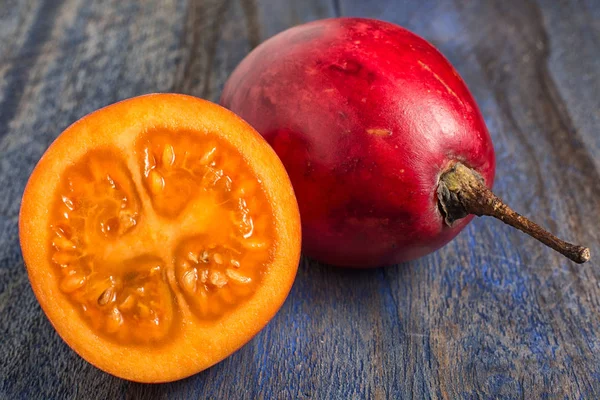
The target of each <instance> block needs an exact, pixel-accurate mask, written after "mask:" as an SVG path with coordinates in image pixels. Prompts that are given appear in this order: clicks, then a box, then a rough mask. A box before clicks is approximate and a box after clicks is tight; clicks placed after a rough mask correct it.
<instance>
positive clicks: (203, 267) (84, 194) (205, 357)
mask: <svg viewBox="0 0 600 400" xmlns="http://www.w3.org/2000/svg"><path fill="white" fill-rule="evenodd" d="M169 112H171V113H172V114H169ZM174 116H175V117H174ZM116 117H120V119H119V118H116ZM169 122H170V123H169ZM82 125H83V126H82ZM131 125H138V126H137V127H135V126H134V127H132V126H131ZM169 125H170V126H169ZM198 125H200V126H198ZM219 125H220V126H219ZM96 130H98V131H104V133H100V132H95V131H96ZM46 197H47V199H46ZM273 204H277V205H278V206H277V207H274V206H273ZM44 207H45V210H47V211H45V210H44ZM20 224H21V232H20V235H21V243H22V248H23V255H24V258H25V261H26V264H27V267H28V271H29V276H30V280H31V282H32V287H33V289H34V291H35V293H36V295H37V297H38V299H39V300H40V304H41V305H42V307H43V308H44V311H45V312H46V314H47V315H48V317H49V318H50V320H51V322H52V323H53V325H54V326H55V328H56V329H57V331H58V332H59V334H61V336H62V337H63V338H64V339H65V340H66V341H67V343H68V344H69V345H70V346H71V347H73V348H74V349H75V350H76V351H77V352H79V353H80V354H81V355H82V356H83V357H84V358H86V359H87V360H88V361H90V362H91V363H93V364H95V365H97V366H98V367H100V368H102V369H104V370H106V371H108V372H110V373H113V374H115V375H117V376H121V377H124V378H127V379H131V380H138V381H144V382H158V381H170V380H174V379H179V378H183V377H185V376H188V375H191V374H193V373H196V372H198V371H200V370H202V369H204V368H206V367H208V366H210V365H212V364H214V363H216V362H218V361H220V360H221V359H222V358H224V357H226V356H227V355H229V354H230V353H231V352H233V351H235V350H236V349H237V348H239V347H240V346H241V345H243V344H244V343H245V342H246V341H248V340H249V339H250V338H251V337H252V336H253V335H254V334H256V333H257V332H258V330H260V329H261V328H262V327H263V326H264V325H265V324H266V323H267V322H268V320H269V319H270V318H271V317H272V316H273V315H274V314H275V312H276V311H277V309H278V308H279V307H280V306H281V304H282V303H283V300H284V299H285V297H286V296H287V293H288V292H289V289H290V287H291V284H292V282H293V278H294V276H295V272H296V269H297V263H298V258H299V251H300V247H299V246H300V243H299V241H300V239H299V238H300V236H299V216H298V210H297V205H296V203H295V199H294V197H293V192H292V189H291V185H290V183H289V179H288V178H287V175H286V174H285V171H284V169H283V166H282V165H281V163H280V162H279V160H278V159H277V158H276V156H275V155H274V152H273V151H272V150H271V149H270V148H269V147H268V145H266V143H265V142H264V141H263V140H262V139H261V138H260V137H259V136H258V135H257V134H256V133H255V132H254V131H253V129H252V128H250V127H249V126H248V125H246V124H245V123H244V122H243V121H241V120H239V119H238V118H237V117H235V116H234V115H233V114H231V113H230V112H228V111H226V110H224V109H222V108H221V107H219V106H216V105H214V104H212V103H208V102H205V101H202V100H199V99H195V98H190V97H187V96H181V95H150V96H143V97H139V98H135V99H132V100H128V101H125V102H121V103H117V104H115V105H113V106H110V107H107V108H105V109H103V110H100V111H98V112H96V113H93V114H91V115H89V116H87V117H85V118H83V119H82V120H81V121H80V122H78V123H76V124H74V125H73V126H72V127H70V128H69V129H67V131H65V132H64V133H63V135H61V136H60V137H59V139H57V141H56V142H55V143H54V144H53V145H52V146H51V148H50V149H49V150H48V152H47V153H46V154H45V155H44V157H43V158H42V160H41V161H40V163H39V164H38V166H37V167H36V169H35V170H34V173H33V174H32V177H31V179H30V182H29V183H28V186H27V189H26V192H25V195H24V198H23V204H22V209H21V220H20ZM42 254H43V255H42Z"/></svg>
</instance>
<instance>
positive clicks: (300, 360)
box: [0, 0, 600, 399]
mask: <svg viewBox="0 0 600 400" xmlns="http://www.w3.org/2000/svg"><path fill="white" fill-rule="evenodd" d="M336 14H343V15H360V16H368V17H376V18H382V19H386V20H389V21H391V22H395V23H398V24H400V25H403V26H405V27H407V28H409V29H411V30H413V31H415V32H416V33H418V34H420V35H422V36H424V37H425V38H426V39H428V40H430V41H431V42H433V43H434V44H435V45H436V46H437V47H438V48H440V50H441V51H442V52H443V53H444V54H445V55H446V56H447V57H448V58H449V59H450V61H451V62H452V63H453V64H454V65H455V66H456V67H457V69H458V71H459V72H460V73H461V75H462V76H463V77H464V78H465V80H466V82H467V84H468V85H469V87H470V88H471V90H472V92H473V94H474V95H475V97H476V99H477V101H478V103H479V105H480V107H481V110H482V112H483V114H484V117H485V119H486V122H487V124H488V126H489V128H490V132H491V135H492V137H493V139H494V143H495V146H496V150H497V156H498V175H497V179H496V184H495V190H496V192H498V194H500V195H501V196H502V197H504V199H505V200H506V201H507V202H508V203H510V204H512V205H513V206H514V207H515V208H516V209H518V210H520V211H523V213H525V214H528V215H530V216H532V217H533V218H534V219H535V220H537V221H539V222H540V223H542V224H543V225H546V226H548V227H549V228H551V229H552V230H553V231H555V232H557V233H559V234H561V235H562V236H565V237H566V238H571V239H573V240H575V241H581V242H583V243H585V244H587V245H590V246H591V248H592V252H593V253H597V252H598V250H600V246H598V245H599V243H600V239H599V232H598V228H597V225H598V215H600V179H599V171H600V135H598V133H597V129H598V126H600V112H599V111H598V110H600V96H598V93H600V79H599V75H598V71H600V68H599V67H600V65H599V64H600V58H598V57H597V53H598V51H600V24H599V23H598V21H600V3H598V2H596V1H594V0H580V1H553V0H539V1H537V2H535V1H532V0H529V1H519V2H506V1H502V0H490V1H479V2H469V1H459V0H454V1H450V0H449V1H441V0H440V1H432V0H421V1H419V2H415V1H408V0H406V1H398V0H377V1H369V2H365V1H361V0H335V1H321V0H307V1H298V2H284V1H280V0H257V1H252V0H243V1H242V0H223V1H218V0H203V1H197V2H194V1H186V0H164V1H158V0H155V1H144V2H136V1H119V0H111V1H106V2H103V4H102V5H100V4H99V3H98V2H88V1H83V0H45V1H44V0H28V1H19V0H5V1H3V2H2V4H1V6H0V337H1V338H2V339H1V340H0V398H10V399H15V398H17V399H18V398H23V399H32V398H42V399H55V398H56V399H62V398H86V399H87V398H90V399H91V398H102V399H105V398H159V399H162V398H169V399H171V398H173V399H187V398H198V397H200V398H204V397H206V398H319V399H320V398H327V399H329V398H444V399H455V398H523V397H525V398H599V397H600V384H599V382H600V340H599V335H600V327H599V324H600V318H599V317H600V298H599V294H600V277H599V272H598V269H597V266H598V264H597V261H595V260H592V261H591V262H590V263H588V264H586V265H583V266H576V265H574V264H571V263H569V262H568V261H565V260H564V259H562V258H561V257H559V256H558V255H556V254H554V253H553V252H552V251H550V250H547V249H544V248H542V247H541V246H540V245H538V244H537V243H534V242H533V241H532V240H530V239H528V238H526V237H524V236H523V235H522V234H521V233H519V232H515V231H513V230H511V229H510V228H508V227H506V226H504V225H502V224H501V223H499V222H495V221H489V220H483V219H480V220H476V221H474V222H473V223H472V224H471V225H470V226H469V227H468V228H467V229H466V230H465V231H464V232H463V233H461V235H459V237H458V238H457V239H456V240H454V241H453V242H452V243H450V244H449V245H448V246H446V247H445V248H443V249H441V250H440V251H438V252H436V253H435V254H432V255H430V256H427V257H425V258H422V259H420V260H417V261H414V262H411V263H407V264H403V265H399V266H395V267H388V268H381V269H375V270H371V271H345V270H338V269H334V268H331V267H328V266H324V265H320V264H318V263H315V262H313V261H310V260H303V261H302V263H301V266H300V270H299V273H298V278H297V280H296V283H295V285H294V287H293V289H292V292H291V294H290V296H289V298H288V300H287V302H286V303H285V305H284V307H283V308H282V309H281V311H280V312H279V313H278V315H277V316H276V317H275V318H274V320H273V321H272V322H271V323H270V324H269V325H268V326H267V328H265V329H264V330H263V331H262V332H261V333H260V334H258V335H257V336H256V337H255V338H254V339H253V340H252V341H251V342H250V343H248V344H247V345H246V346H244V347H243V348H242V349H241V350H240V351H238V352H237V353H235V354H234V355H232V356H231V357H229V358H228V359H226V360H225V361H223V362H221V363H220V364H218V365H216V366H214V367H213V368H210V369H209V370H207V371H204V372H203V373H200V374H198V375H195V376H193V377H190V378H188V379H185V380H182V381H179V382H174V383H170V384H164V385H141V384H136V383H130V382H126V381H123V380H120V379H118V378H114V377H112V376H109V375H107V374H105V373H103V372H101V371H99V370H97V369H96V368H95V367H92V366H91V365H89V364H87V363H86V362H85V361H83V360H82V359H81V358H79V357H78V356H77V355H76V354H75V353H73V352H72V351H71V350H70V349H69V348H68V347H67V346H66V345H65V344H64V343H63V342H62V340H61V339H60V338H59V337H58V336H57V334H56V333H55V332H54V330H53V329H52V327H51V326H50V324H49V323H48V321H47V319H46V318H45V316H44V315H43V313H42V311H41V309H40V307H39V305H38V304H37V301H36V300H35V297H34V296H33V293H32V291H31V289H30V287H29V283H28V280H27V276H26V273H25V269H24V266H23V262H22V259H21V255H20V250H19V245H18V230H17V223H18V209H19V205H20V203H19V202H20V196H21V194H22V191H23V188H24V185H25V183H26V180H27V177H28V175H29V173H30V172H31V170H32V169H33V167H34V165H35V163H36V162H37V160H38V159H39V157H40V156H41V155H42V153H43V152H44V150H45V149H46V148H47V146H48V145H49V143H50V142H51V141H52V140H53V139H54V138H55V137H56V136H57V135H58V134H59V133H60V132H61V131H62V130H63V129H64V128H65V127H67V126H68V125H69V124H70V123H71V122H73V121H75V120H76V119H78V118H80V117H81V116H83V115H85V114H86V113H88V112H91V111H93V110H95V109H97V108H99V107H102V106H104V105H107V104H110V103H112V102H115V101H117V100H120V99H124V98H127V97H131V96H135V95H139V94H143V93H148V92H155V91H179V92H184V93H189V94H193V95H197V96H201V97H205V98H208V99H211V100H215V101H216V100H217V99H218V97H219V94H220V91H221V89H222V86H223V83H224V81H225V80H226V78H227V75H228V74H229V73H230V72H231V70H233V68H234V67H235V65H236V64H237V63H238V62H239V61H240V60H241V59H242V58H243V57H244V55H245V54H247V52H248V51H249V50H250V49H251V48H252V47H253V46H255V45H256V44H257V43H259V42H260V41H262V40H264V39H265V38H267V37H269V36H272V35H273V34H275V33H277V32H279V31H281V30H283V29H285V28H287V27H289V26H292V25H294V24H298V23H302V22H304V21H308V20H312V19H316V18H324V17H329V16H334V15H336Z"/></svg>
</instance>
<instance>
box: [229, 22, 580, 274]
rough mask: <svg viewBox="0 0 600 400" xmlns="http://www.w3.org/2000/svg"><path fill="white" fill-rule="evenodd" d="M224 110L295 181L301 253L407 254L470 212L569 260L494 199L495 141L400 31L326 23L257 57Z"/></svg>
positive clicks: (576, 250)
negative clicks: (261, 141)
mask: <svg viewBox="0 0 600 400" xmlns="http://www.w3.org/2000/svg"><path fill="white" fill-rule="evenodd" d="M221 103H222V104H223V105H224V106H225V107H227V108H229V109H231V110H232V111H233V112H235V113H237V114H238V115H239V116H241V117H242V118H243V119H245V120H246V121H248V122H249V123H250V124H251V125H253V126H254V128H256V129H257V130H258V131H259V132H260V133H261V134H262V135H263V136H264V137H265V138H266V139H267V141H268V142H269V143H270V144H271V145H272V146H273V148H274V149H275V151H276V152H277V154H278V155H279V157H280V158H281V160H282V161H283V163H284V165H285V167H286V168H287V171H288V173H289V175H290V178H291V180H292V184H293V186H294V189H295V192H296V196H297V198H298V203H299V205H300V214H301V218H302V228H303V250H304V253H305V254H306V255H308V256H311V257H313V258H315V259H317V260H320V261H323V262H326V263H329V264H333V265H340V266H358V267H370V266H379V265H385V264H392V263H397V262H401V261H407V260H411V259H414V258H417V257H420V256H423V255H425V254H428V253H430V252H432V251H434V250H436V249H438V248H440V247H442V246H443V245H444V244H446V243H448V242H449V241H450V240H452V238H454V237H455V236H456V235H457V234H458V233H459V232H460V231H461V229H463V228H464V227H465V226H466V225H467V224H468V223H469V221H470V220H471V218H472V215H473V214H475V215H492V216H495V217H497V218H500V219H501V220H503V221H504V222H506V223H509V224H511V225H513V226H515V227H517V228H519V229H521V230H523V231H524V232H527V233H529V234H530V235H532V236H534V237H536V238H537V239H539V240H541V241H542V242H544V243H545V244H547V245H549V246H551V247H552V248H554V249H556V250H558V251H560V252H561V253H563V254H565V255H566V256H567V257H569V258H571V259H572V260H574V261H576V262H585V261H586V260H587V259H589V249H587V248H584V247H580V246H575V245H571V244H569V243H566V242H563V241H561V240H560V239H558V238H556V237H554V236H552V235H551V234H549V233H548V232H546V231H544V230H543V229H542V228H540V227H539V226H538V225H536V224H534V223H532V222H531V221H529V220H527V219H525V218H524V217H522V216H520V215H518V214H516V213H515V212H514V211H512V210H511V209H510V208H508V207H507V206H506V205H505V204H504V203H502V201H501V200H500V199H499V198H498V197H496V196H495V195H494V194H493V193H492V192H491V191H490V188H491V187H492V183H493V180H494V171H495V158H494V149H493V146H492V141H491V139H490V135H489V133H488V131H487V128H486V126H485V123H484V120H483V118H482V116H481V113H480V111H479V109H478V107H477V104H476V103H475V100H474V99H473V96H472V95H471V93H470V92H469V90H468V89H467V86H466V85H465V83H464V82H463V80H462V79H461V77H460V76H459V75H458V73H457V72H456V70H455V69H454V68H453V67H452V65H451V64H450V63H449V62H448V60H446V58H444V56H443V55H442V54H441V53H440V52H439V51H438V50H436V49H435V48H434V47H433V46H432V45H431V44H429V43H428V42H427V41H425V40H424V39H422V38H421V37H419V36H417V35H415V34H413V33H411V32H410V31H408V30H406V29H403V28H401V27H399V26H396V25H393V24H390V23H387V22H383V21H378V20H372V19H363V18H334V19H326V20H320V21H315V22H311V23H307V24H304V25H300V26H297V27H294V28H291V29H288V30H286V31H285V32H282V33H280V34H278V35H276V36H274V37H273V38H271V39H269V40H267V41H266V42H264V43H263V44H261V45H260V46H258V47H257V48H256V49H255V50H253V51H252V52H251V53H250V54H249V55H248V56H247V57H246V58H245V59H244V60H243V61H242V62H241V63H240V65H239V66H238V67H237V68H236V70H235V71H234V72H233V74H232V75H231V77H230V78H229V80H228V81H227V83H226V85H225V88H224V91H223V96H222V98H221Z"/></svg>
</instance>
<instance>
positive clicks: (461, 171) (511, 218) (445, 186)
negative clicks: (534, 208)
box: [438, 162, 590, 264]
mask: <svg viewBox="0 0 600 400" xmlns="http://www.w3.org/2000/svg"><path fill="white" fill-rule="evenodd" d="M438 200H439V204H440V208H441V210H442V212H443V214H444V217H445V221H446V223H447V224H448V225H452V223H453V222H454V221H456V220H457V219H460V218H464V217H466V216H467V215H469V214H474V215H477V216H482V215H489V216H492V217H495V218H498V219H499V220H500V221H502V222H504V223H506V224H508V225H510V226H513V227H515V228H517V229H519V230H521V231H523V232H525V233H526V234H528V235H529V236H532V237H534V238H535V239H537V240H539V241H540V242H542V243H544V244H545V245H546V246H548V247H551V248H553V249H554V250H556V251H558V252H559V253H561V254H562V255H564V256H565V257H567V258H569V259H571V260H573V261H575V262H576V263H580V264H581V263H584V262H586V261H588V260H589V259H590V249H589V248H587V247H583V246H578V245H574V244H571V243H568V242H565V241H564V240H561V239H559V238H557V237H556V236H554V235H553V234H551V233H550V232H548V231H546V230H545V229H544V228H542V227H541V226H539V225H538V224H536V223H535V222H532V221H530V220H529V219H527V218H525V217H523V216H522V215H520V214H518V213H516V212H515V211H513V210H512V209H511V208H510V207H509V206H507V205H506V204H504V202H503V201H502V200H501V199H500V198H499V197H498V196H496V195H495V194H494V193H493V192H492V191H491V190H490V189H488V188H487V186H486V185H485V183H484V181H483V179H482V178H481V176H480V175H479V174H478V173H477V172H476V171H474V170H472V169H470V168H468V167H466V166H465V165H464V164H462V163H460V162H457V163H455V164H454V165H453V166H452V167H451V168H450V169H448V171H446V172H444V173H443V174H442V176H441V177H440V183H439V186H438Z"/></svg>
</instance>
